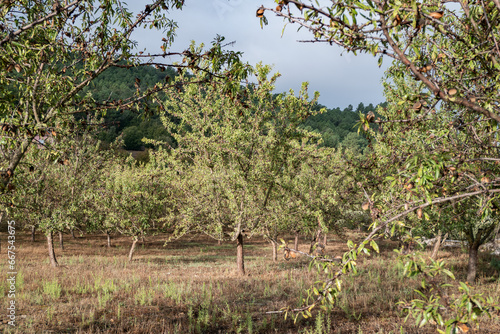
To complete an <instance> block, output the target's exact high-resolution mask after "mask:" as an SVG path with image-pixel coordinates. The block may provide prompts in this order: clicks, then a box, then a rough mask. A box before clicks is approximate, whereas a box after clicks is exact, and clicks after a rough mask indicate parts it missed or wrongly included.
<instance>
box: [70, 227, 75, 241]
mask: <svg viewBox="0 0 500 334" xmlns="http://www.w3.org/2000/svg"><path fill="white" fill-rule="evenodd" d="M71 237H72V238H73V239H76V236H75V229H73V228H72V229H71Z"/></svg>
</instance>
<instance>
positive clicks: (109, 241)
mask: <svg viewBox="0 0 500 334" xmlns="http://www.w3.org/2000/svg"><path fill="white" fill-rule="evenodd" d="M106 236H107V238H108V248H110V247H111V234H109V232H106Z"/></svg>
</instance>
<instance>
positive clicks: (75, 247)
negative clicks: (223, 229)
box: [0, 232, 500, 334]
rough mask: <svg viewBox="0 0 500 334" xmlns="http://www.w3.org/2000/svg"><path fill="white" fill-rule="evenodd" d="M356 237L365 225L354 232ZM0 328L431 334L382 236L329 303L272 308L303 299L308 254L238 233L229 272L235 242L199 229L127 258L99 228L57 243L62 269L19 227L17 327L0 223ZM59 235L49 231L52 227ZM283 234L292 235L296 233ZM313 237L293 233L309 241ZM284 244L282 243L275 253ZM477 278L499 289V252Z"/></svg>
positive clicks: (489, 326) (309, 277)
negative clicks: (311, 311) (403, 306)
mask: <svg viewBox="0 0 500 334" xmlns="http://www.w3.org/2000/svg"><path fill="white" fill-rule="evenodd" d="M350 237H352V238H354V239H358V240H359V238H361V237H362V236H361V235H350ZM0 238H1V240H2V248H1V255H0V295H1V296H2V301H1V309H2V310H1V311H0V332H2V333H315V334H319V333H435V332H436V329H435V327H434V326H432V325H428V326H426V327H424V328H416V327H415V325H414V321H413V320H412V319H409V320H408V321H407V322H406V323H405V322H404V318H403V317H402V316H401V315H402V313H401V310H400V309H399V308H398V306H397V304H396V303H397V302H398V301H399V300H402V299H411V298H414V297H415V293H414V292H413V290H414V289H415V288H417V287H418V286H419V282H420V280H419V279H418V278H417V279H408V278H404V277H403V275H402V271H403V269H402V268H403V266H402V264H399V263H398V262H397V260H396V256H395V253H394V252H393V251H392V249H393V248H394V247H395V246H396V244H395V243H391V242H382V243H381V245H382V247H381V254H375V255H372V256H371V257H369V258H367V259H365V260H361V261H360V263H359V269H360V270H359V273H358V274H357V275H354V276H350V277H348V278H347V279H346V281H345V283H344V288H343V293H342V295H341V296H340V299H339V300H338V303H337V306H336V307H335V308H334V309H333V311H331V312H329V313H327V314H320V315H319V316H316V317H315V318H313V319H302V318H299V319H298V320H297V322H296V323H294V321H293V319H291V318H292V317H288V319H285V318H284V317H283V315H277V314H274V315H269V314H266V312H267V311H275V310H279V309H281V308H283V307H286V306H292V307H295V306H299V305H300V301H301V299H302V298H303V297H305V296H306V289H307V288H308V287H310V285H311V284H312V283H313V282H315V281H316V280H318V279H320V278H321V277H320V276H318V274H316V272H314V271H309V270H308V262H307V260H306V259H294V260H290V261H285V260H284V259H283V257H282V256H280V258H279V259H278V261H277V262H273V261H272V258H271V255H272V251H271V247H270V244H269V242H266V241H264V240H262V239H259V238H252V239H247V240H245V242H246V245H245V267H246V271H247V275H246V276H244V277H241V276H238V275H236V257H235V255H236V246H235V244H233V243H229V242H227V243H223V244H222V245H218V244H217V241H214V240H212V239H210V238H208V237H205V236H200V235H196V236H187V237H184V238H182V239H180V240H177V241H175V242H171V243H168V244H167V245H166V246H165V245H164V240H165V239H166V236H162V235H158V236H154V237H147V238H146V240H145V243H143V244H139V245H138V247H137V250H136V253H135V257H134V261H132V262H131V263H129V262H128V260H127V255H128V250H129V247H130V244H131V240H130V238H126V237H116V238H113V240H112V244H113V245H112V247H111V248H108V247H106V236H105V235H85V236H81V237H78V238H77V239H72V238H71V236H69V235H65V249H64V250H63V251H62V250H60V249H59V247H58V246H57V245H56V254H57V257H58V261H59V264H60V265H61V266H60V267H59V268H55V269H54V268H51V267H50V266H49V262H48V256H47V251H46V242H45V238H44V236H43V235H37V241H36V242H35V243H32V242H31V241H30V240H29V239H30V237H29V235H27V234H22V233H19V232H18V234H17V235H16V269H17V272H18V274H17V283H16V298H15V300H16V325H17V326H16V327H14V328H13V327H11V326H9V325H8V324H7V322H8V321H9V319H8V318H7V307H8V302H9V300H10V299H9V298H7V294H8V290H9V285H8V283H7V280H6V279H7V273H8V271H9V270H8V266H7V250H6V243H5V240H6V239H7V238H6V234H5V233H1V234H0ZM55 239H56V238H55ZM286 240H292V237H289V238H287V239H286ZM345 241H346V240H340V238H339V237H337V236H329V242H328V245H327V248H326V250H327V254H329V255H330V256H335V255H341V254H342V252H343V251H345V250H346V246H345ZM308 248H309V244H308V243H306V242H305V240H304V242H303V243H301V244H300V247H299V249H300V250H302V251H306V250H308ZM280 255H281V253H280ZM440 255H441V257H442V258H447V260H448V261H449V263H450V267H451V268H452V269H453V271H454V272H455V273H456V275H457V278H458V279H462V280H463V279H464V278H465V266H466V263H467V256H466V254H465V253H464V252H462V251H460V250H451V251H450V250H443V251H441V253H440ZM480 264H481V272H480V274H479V276H480V277H479V280H478V285H477V289H478V290H479V291H482V292H484V293H485V294H487V295H490V296H496V298H499V296H500V293H499V292H500V281H499V274H498V270H499V267H500V265H499V264H500V260H499V259H498V258H495V257H492V256H489V255H485V254H483V255H482V256H481V261H480ZM499 328H500V321H499V317H498V315H495V316H494V317H493V318H492V319H487V318H485V319H482V320H481V322H480V323H479V327H478V328H476V327H474V328H473V329H472V330H471V331H469V333H470V332H472V333H500V330H499Z"/></svg>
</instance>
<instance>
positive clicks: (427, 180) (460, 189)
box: [257, 0, 500, 330]
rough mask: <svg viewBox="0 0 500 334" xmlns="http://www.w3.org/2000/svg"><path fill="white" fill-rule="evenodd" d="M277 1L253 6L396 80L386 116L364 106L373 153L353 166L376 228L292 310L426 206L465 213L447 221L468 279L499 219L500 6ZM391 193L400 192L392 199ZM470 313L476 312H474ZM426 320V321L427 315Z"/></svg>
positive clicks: (327, 291)
mask: <svg viewBox="0 0 500 334" xmlns="http://www.w3.org/2000/svg"><path fill="white" fill-rule="evenodd" d="M276 3H278V6H277V7H274V6H273V7H272V8H266V7H261V8H260V9H259V11H258V12H257V16H258V17H260V20H261V22H262V23H267V18H266V15H265V14H266V13H269V12H273V13H275V14H277V15H278V16H279V17H282V18H284V19H285V21H286V22H288V23H293V24H296V25H297V26H299V27H300V28H304V29H306V30H308V31H309V32H310V33H311V39H310V40H309V42H314V43H329V44H330V45H338V46H340V47H341V48H342V49H343V50H344V51H347V52H353V53H354V54H357V53H363V52H365V53H369V54H372V55H374V56H377V57H379V64H381V63H382V61H383V59H384V57H385V58H387V57H389V58H390V59H391V58H392V59H393V60H394V67H393V68H391V69H390V72H389V75H388V78H389V79H390V80H394V81H395V85H394V86H395V87H392V89H389V90H388V91H387V90H386V94H387V96H388V98H389V100H390V101H391V103H392V105H390V106H389V108H388V111H387V112H386V113H384V111H380V113H381V114H382V115H383V116H384V119H376V116H375V114H374V113H368V114H367V115H362V117H361V121H360V129H362V130H363V131H368V132H371V131H373V130H372V129H371V128H373V127H372V125H371V124H370V123H378V124H382V127H381V128H380V131H382V133H383V134H382V136H381V137H377V139H378V140H379V141H382V143H381V145H380V146H379V147H378V149H377V150H378V151H376V154H377V155H378V156H377V157H374V159H371V160H369V161H366V162H365V163H361V164H360V165H359V166H360V167H361V168H360V169H359V171H360V173H359V174H360V176H359V179H361V180H362V181H364V183H361V186H363V188H365V189H364V190H365V194H366V203H365V205H366V207H367V208H369V209H370V213H371V217H372V219H373V225H372V227H373V229H372V231H371V232H370V233H369V235H368V236H367V237H366V239H365V240H364V241H363V242H361V243H360V244H359V245H355V244H354V243H349V246H350V249H351V250H350V251H349V252H348V253H346V254H345V256H344V260H343V262H342V264H341V265H342V270H339V271H333V272H332V270H330V268H328V265H325V267H324V269H325V272H326V273H328V274H327V276H328V278H327V279H325V281H323V282H321V283H320V284H318V286H317V289H315V290H313V291H312V293H311V296H310V297H311V299H309V302H310V304H309V305H307V306H305V307H303V308H299V309H296V310H295V311H301V312H303V313H302V314H305V315H306V316H309V315H310V311H311V309H312V308H314V307H315V306H316V305H319V304H323V303H325V301H326V300H329V303H326V304H331V303H333V302H334V301H335V297H336V296H337V294H338V293H339V292H340V290H341V277H342V275H344V274H346V273H347V272H350V271H352V270H355V266H356V264H355V261H354V260H356V258H357V256H358V255H359V254H361V253H362V252H368V251H369V249H367V248H366V246H367V245H368V244H370V245H372V248H373V249H374V250H376V251H377V250H378V247H377V245H376V243H375V242H374V241H373V237H375V236H376V235H378V234H379V233H380V232H381V231H384V230H385V231H387V229H386V228H387V227H389V226H391V224H393V223H395V222H398V221H400V220H402V219H403V218H404V217H405V216H407V215H408V214H410V213H412V212H415V215H416V218H417V219H418V218H420V217H426V213H427V214H428V212H426V210H427V208H433V209H434V211H436V210H442V211H444V213H445V215H448V216H450V217H452V218H453V217H455V218H457V220H458V221H460V220H461V222H458V223H457V224H455V223H454V224H453V225H454V227H457V228H458V230H461V233H465V234H466V235H467V236H468V237H467V238H468V239H469V247H470V261H469V274H468V280H469V281H470V282H472V281H473V280H474V276H475V270H474V268H475V263H476V260H475V258H476V256H475V254H476V253H477V247H478V246H479V245H480V244H481V243H482V242H484V241H485V240H486V239H487V237H489V235H490V232H491V231H492V230H493V229H494V226H495V225H497V224H498V223H497V222H496V219H495V218H494V213H495V211H496V210H497V209H496V207H497V202H498V195H497V194H498V193H499V192H500V189H498V182H497V178H496V175H497V166H496V163H497V162H498V152H497V146H498V145H497V143H498V138H497V137H498V122H499V121H500V103H499V102H500V101H499V96H498V89H499V88H500V86H499V80H498V77H499V73H500V72H499V70H500V65H499V59H500V48H499V47H498V40H499V38H500V34H499V27H500V21H499V20H500V17H499V15H498V14H499V12H500V3H499V2H498V1H487V2H468V1H454V0H452V1H449V0H423V1H409V2H403V1H398V0H396V1H381V0H374V1H364V0H359V1H358V0H340V1H332V2H324V3H323V2H319V1H295V0H287V1H276ZM402 77H404V78H405V80H400V79H401V78H402ZM398 80H399V82H398ZM404 85H406V87H405V86H404ZM388 86H390V85H388ZM385 117H386V118H385ZM433 122H434V123H433ZM386 123H387V124H386ZM372 135H373V132H372ZM412 135H413V136H412ZM455 145H456V146H455ZM462 152H464V153H462ZM384 162H385V163H384ZM392 163H395V165H394V168H392V167H393V165H392ZM377 181H378V182H381V183H382V185H380V183H379V184H375V183H377ZM384 182H387V183H384ZM385 185H388V187H387V186H385ZM403 187H405V188H403ZM388 189H390V193H389V191H388ZM366 190H367V191H366ZM405 192H406V193H405ZM391 194H397V195H394V198H391ZM405 204H406V205H405ZM450 206H451V208H452V209H450ZM438 207H439V208H438ZM456 216H458V217H456ZM492 218H493V219H492ZM393 226H395V225H393ZM437 268H438V269H437V270H441V269H442V268H441V266H440V265H438V266H437ZM464 291H465V290H464ZM466 293H468V291H467V292H466ZM323 305H324V304H323ZM424 306H425V307H427V305H424ZM425 307H424V309H425ZM429 309H431V308H429ZM445 309H446V308H445ZM483 312H488V311H487V309H483V308H480V310H479V313H483ZM470 316H471V317H472V318H469V319H473V320H474V319H477V314H475V315H470ZM424 318H425V319H426V320H428V319H429V314H426V315H425V317H424ZM436 319H437V320H438V321H436V322H437V323H438V324H439V326H445V327H446V329H447V330H451V328H452V327H451V326H452V325H453V321H454V319H450V321H449V322H446V323H445V322H443V319H442V318H441V319H439V318H436ZM464 320H467V319H465V318H462V319H460V321H464Z"/></svg>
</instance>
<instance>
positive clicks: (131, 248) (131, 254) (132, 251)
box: [128, 237, 139, 262]
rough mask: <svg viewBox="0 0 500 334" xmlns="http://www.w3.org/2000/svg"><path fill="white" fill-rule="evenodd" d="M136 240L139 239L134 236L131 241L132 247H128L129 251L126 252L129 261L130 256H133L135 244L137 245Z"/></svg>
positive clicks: (130, 259)
mask: <svg viewBox="0 0 500 334" xmlns="http://www.w3.org/2000/svg"><path fill="white" fill-rule="evenodd" d="M137 241H139V239H138V238H137V237H134V241H133V242H132V247H130V252H129V253H128V261H129V262H132V258H133V257H134V251H135V245H137Z"/></svg>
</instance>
